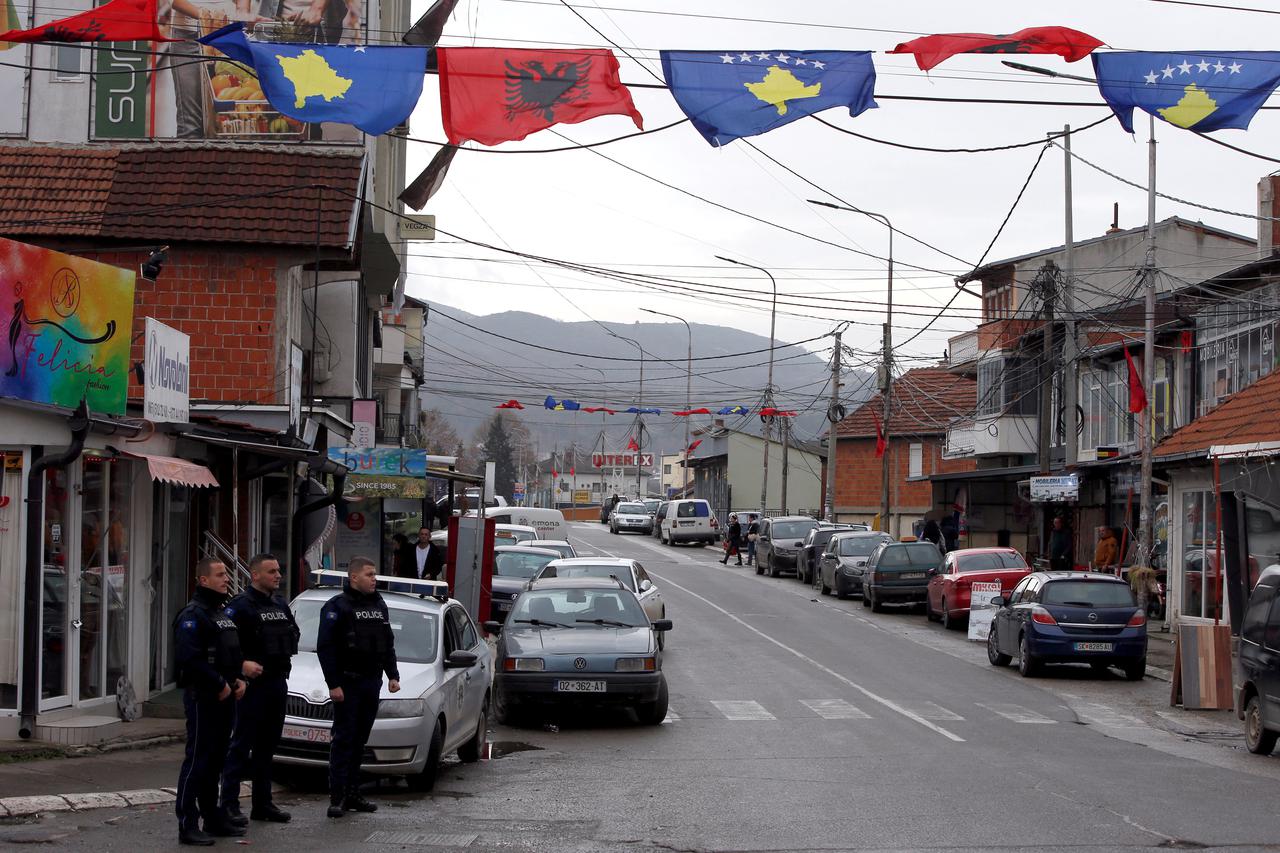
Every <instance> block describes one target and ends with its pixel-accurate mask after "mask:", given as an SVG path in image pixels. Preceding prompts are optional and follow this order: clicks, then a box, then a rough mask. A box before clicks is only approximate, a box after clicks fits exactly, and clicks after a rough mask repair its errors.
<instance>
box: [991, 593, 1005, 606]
mask: <svg viewBox="0 0 1280 853" xmlns="http://www.w3.org/2000/svg"><path fill="white" fill-rule="evenodd" d="M991 603H992V604H994V605H995V606H996V607H1004V606H1006V605H1007V604H1008V603H1009V599H1007V598H1005V597H1004V596H1003V595H993V596H991Z"/></svg>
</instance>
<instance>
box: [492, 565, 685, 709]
mask: <svg viewBox="0 0 1280 853" xmlns="http://www.w3.org/2000/svg"><path fill="white" fill-rule="evenodd" d="M485 628H486V630H489V631H491V632H495V633H497V634H498V641H497V648H498V656H497V664H496V671H495V674H494V694H495V695H494V700H495V701H494V710H495V712H496V714H497V717H498V720H499V721H500V722H512V721H513V720H514V719H515V718H517V717H518V715H520V714H521V713H522V712H523V711H525V710H527V709H532V708H535V707H537V708H545V707H548V706H555V705H569V706H584V705H585V706H588V707H597V706H614V707H618V706H621V707H626V708H631V709H633V710H634V711H635V714H636V716H637V717H638V718H639V719H640V722H641V723H645V724H648V725H657V724H659V723H661V722H662V721H663V720H664V719H666V717H667V681H666V678H665V677H664V676H663V674H662V653H661V651H660V650H659V648H658V640H657V638H658V637H659V636H660V635H661V634H662V632H665V631H670V630H671V622H670V621H669V620H666V619H659V620H657V621H656V622H651V621H650V620H649V618H648V616H646V615H645V612H644V609H643V608H642V607H641V606H640V602H639V601H638V600H636V597H635V595H633V594H632V592H631V591H630V590H628V589H626V588H625V587H624V586H623V585H622V583H621V582H620V581H618V580H615V579H612V578H599V579H597V578H547V579H545V580H537V581H534V582H533V583H532V584H530V587H529V589H527V590H526V591H525V592H523V593H521V594H520V597H519V598H518V599H517V600H516V605H515V608H514V609H513V610H512V612H511V616H510V617H509V618H508V619H507V621H506V623H504V624H499V623H497V622H486V623H485Z"/></svg>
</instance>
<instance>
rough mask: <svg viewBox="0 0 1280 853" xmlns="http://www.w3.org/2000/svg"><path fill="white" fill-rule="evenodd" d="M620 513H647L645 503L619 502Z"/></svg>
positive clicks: (618, 510)
mask: <svg viewBox="0 0 1280 853" xmlns="http://www.w3.org/2000/svg"><path fill="white" fill-rule="evenodd" d="M617 513H618V515H647V514H648V513H647V511H646V510H645V508H644V504H618V509H617Z"/></svg>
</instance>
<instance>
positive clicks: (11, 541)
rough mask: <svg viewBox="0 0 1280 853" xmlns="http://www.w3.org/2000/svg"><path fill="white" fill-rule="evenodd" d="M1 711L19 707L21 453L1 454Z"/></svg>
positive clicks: (21, 561)
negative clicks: (2, 465)
mask: <svg viewBox="0 0 1280 853" xmlns="http://www.w3.org/2000/svg"><path fill="white" fill-rule="evenodd" d="M0 461H3V463H4V467H3V469H0V708H3V709H8V710H12V709H14V708H16V707H17V705H18V660H19V658H18V644H19V639H20V634H21V628H20V625H21V614H22V595H21V594H20V590H21V584H22V569H21V566H22V565H23V560H22V525H21V522H20V519H21V518H22V483H23V470H22V453H21V452H18V451H9V452H7V453H6V452H0Z"/></svg>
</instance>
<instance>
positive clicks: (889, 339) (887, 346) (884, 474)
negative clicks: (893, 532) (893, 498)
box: [809, 199, 894, 532]
mask: <svg viewBox="0 0 1280 853" xmlns="http://www.w3.org/2000/svg"><path fill="white" fill-rule="evenodd" d="M809 204H816V205H818V206H819V207H829V208H831V209H832V210H844V211H847V212H849V213H861V214H862V215H863V216H867V217H870V218H871V219H874V220H876V221H877V222H880V223H882V224H883V225H884V227H885V228H888V229H889V257H888V261H889V275H888V294H887V297H888V298H887V302H886V306H885V318H884V320H885V322H884V385H883V389H882V395H883V397H884V414H883V415H882V416H881V418H880V423H881V426H880V429H881V430H882V431H883V433H884V443H885V450H884V455H883V456H881V457H880V529H881V530H882V531H885V532H888V530H889V409H890V405H891V402H892V397H893V232H894V228H893V223H892V222H890V221H889V217H887V216H885V215H884V214H883V213H876V212H875V211H873V210H863V209H862V208H860V207H853V206H850V205H841V204H832V203H831V202H829V201H817V200H816V199H809Z"/></svg>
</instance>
